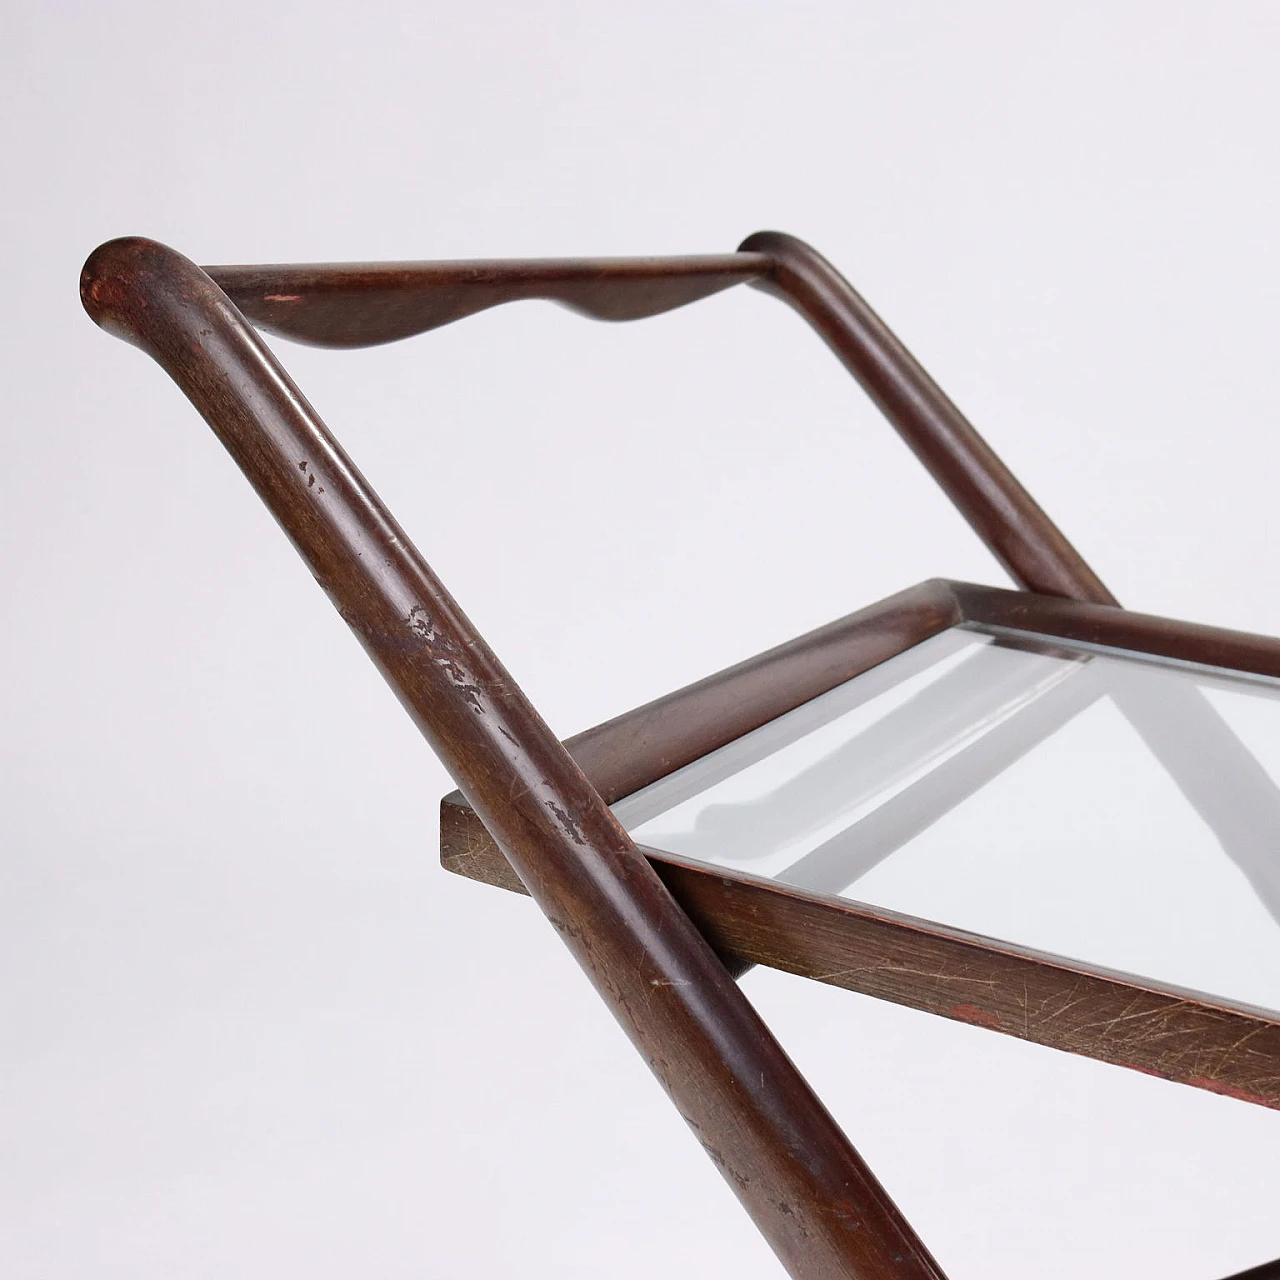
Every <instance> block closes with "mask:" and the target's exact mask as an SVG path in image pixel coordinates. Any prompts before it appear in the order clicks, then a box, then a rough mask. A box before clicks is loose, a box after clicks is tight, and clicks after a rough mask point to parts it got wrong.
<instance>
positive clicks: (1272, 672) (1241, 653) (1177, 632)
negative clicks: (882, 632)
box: [950, 582, 1280, 676]
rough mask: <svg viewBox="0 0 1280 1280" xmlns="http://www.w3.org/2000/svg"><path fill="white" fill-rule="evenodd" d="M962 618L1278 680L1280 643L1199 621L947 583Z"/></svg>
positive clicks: (960, 583) (1272, 638)
mask: <svg viewBox="0 0 1280 1280" xmlns="http://www.w3.org/2000/svg"><path fill="white" fill-rule="evenodd" d="M950 586H951V589H952V591H953V592H954V593H955V597H956V601H957V603H958V605H959V607H960V611H961V613H962V614H963V615H964V617H965V619H966V620H967V621H970V622H979V623H982V624H984V625H985V626H990V627H1009V628H1012V629H1013V630H1015V631H1031V632H1035V633H1037V634H1039V635H1046V636H1059V637H1060V638H1062V639H1063V640H1074V641H1076V642H1077V643H1081V644H1099V645H1106V646H1108V647H1110V648H1114V649H1130V650H1132V651H1133V652H1135V653H1146V654H1153V655H1155V656H1156V657H1163V658H1173V659H1175V660H1176V661H1180V662H1199V663H1204V664H1205V665H1207V666H1213V667H1229V668H1231V669H1233V670H1235V671H1248V672H1252V673H1253V674H1255V675H1262V676H1280V640H1277V639H1275V638H1274V637H1272V636H1260V635H1253V634H1250V633H1249V632H1247V631H1231V630H1228V629H1227V628H1225V627H1210V626H1205V625H1204V624H1202V623H1198V622H1181V621H1177V620H1175V619H1173V618H1160V617H1156V616H1155V615H1154V614H1148V613H1134V612H1132V611H1131V610H1129V609H1113V608H1108V607H1106V606H1105V605H1096V604H1091V603H1089V602H1087V601H1073V600H1055V599H1052V598H1050V597H1047V596H1039V595H1033V594H1031V593H1030V592H1026V591H1005V590H1002V589H1001V588H999V587H980V586H975V585H974V584H973V583H971V582H953V583H951V584H950Z"/></svg>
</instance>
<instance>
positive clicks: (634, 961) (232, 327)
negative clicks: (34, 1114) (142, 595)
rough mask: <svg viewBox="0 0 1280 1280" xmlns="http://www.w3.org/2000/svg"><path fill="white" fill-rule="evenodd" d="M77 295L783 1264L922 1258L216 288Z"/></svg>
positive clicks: (525, 705) (169, 253)
mask: <svg viewBox="0 0 1280 1280" xmlns="http://www.w3.org/2000/svg"><path fill="white" fill-rule="evenodd" d="M81 290H82V298H83V300H84V304H85V307H86V309H87V310H88V312H89V314H90V315H91V316H92V317H93V318H94V319H95V320H96V321H97V322H98V323H99V324H101V325H102V326H103V327H104V328H106V329H107V330H108V331H110V332H112V333H114V334H115V335H116V336H118V337H121V338H123V339H125V340H126V341H129V342H132V343H134V344H135V345H137V346H139V347H141V348H142V349H143V350H144V351H146V352H147V353H148V354H150V355H151V356H153V357H154V358H155V359H156V360H157V361H158V362H159V363H160V364H161V365H162V366H163V367H164V368H165V369H166V371H167V372H168V373H169V374H170V376H171V377H173V379H174V380H175V381H176V382H177V383H178V385H179V386H180V387H181V389H182V390H183V391H184V392H185V394H186V395H187V396H188V398H189V399H190V400H191V401H192V403H193V404H194V405H195V407H196V408H197V409H198V410H199V411H200V413H201V414H202V415H203V416H204V417H205V419H206V421H207V422H208V423H209V425H210V426H211V427H212V428H213V430H214V432H215V434H216V435H217V436H218V438H219V439H220V440H221V441H222V443H223V444H224V445H225V446H226V448H227V450H228V451H229V452H230V453H231V455H232V457H233V458H234V459H235V461H236V462H237V464H238V465H239V466H240V468H241V470H242V471H243V472H244V473H245V475H246V477H247V478H248V479H249V480H250V482H251V483H252V484H253V486H254V488H255V489H256V490H257V492H258V494H259V496H260V497H261V498H262V499H263V501H264V502H265V503H266V505H267V507H268V508H269V509H270V510H271V512H272V514H273V515H274V516H275V517H276V519H277V520H278V521H279V522H280V524H281V526H282V527H283V529H284V530H285V532H286V533H287V535H288V536H289V538H290V539H291V541H292V542H293V544H294V546H295V548H296V549H297V550H298V551H299V553H300V554H301V555H302V557H303V559H304V560H305V562H306V563H307V565H308V567H309V568H310V570H311V572H312V573H313V574H314V576H315V577H316V579H317V581H318V582H319V584H320V585H321V587H322V588H323V589H324V590H325V591H326V593H327V594H328V595H329V597H330V598H331V599H332V601H333V602H334V604H335V606H336V607H337V608H338V610H339V612H340V613H341V614H342V616H343V618H344V620H345V621H346V622H347V624H348V625H349V626H350V627H351V628H352V630H353V631H354V632H355V634H356V636H357V637H358V638H359V640H360V641H361V643H362V644H363V645H364V647H365V649H366V651H367V652H368V654H369V656H370V657H371V658H372V660H373V661H374V663H375V664H376V665H377V666H378V668H379V669H380V670H381V672H382V673H383V675H384V676H385V677H386V679H387V680H388V682H389V683H390V684H391V686H392V688H393V689H394V691H395V692H396V694H397V696H398V697H399V698H400V701H401V702H402V704H403V705H404V707H405V709H406V710H407V711H408V712H409V714H410V716H411V717H412V718H413V720H414V722H415V723H416V724H417V726H418V727H419V729H420V730H421V731H422V733H423V735H424V736H425V737H426V738H427V740H428V741H429V742H430V743H431V745H432V747H433V748H434V750H435V751H436V753H437V754H438V755H439V757H440V759H441V760H442V762H443V763H444V764H445V765H446V767H447V768H448V769H449V771H450V773H451V774H452V775H453V776H454V778H455V779H456V780H457V782H458V783H459V785H460V786H461V788H462V790H463V792H464V794H465V796H466V799H467V801H468V802H469V804H470V806H471V807H472V809H473V810H474V812H475V813H476V814H478V815H479V816H480V818H481V819H482V820H483V822H484V824H485V827H486V829H487V830H488V831H489V832H490V833H492V835H493V837H494V839H495V840H496V841H497V843H498V845H499V847H500V848H501V850H502V853H503V855H504V857H505V858H506V859H507V860H508V862H509V863H510V864H511V865H512V867H514V868H515V869H516V870H517V872H518V874H519V877H520V879H521V881H522V882H523V884H524V885H525V886H526V887H527V889H528V891H529V892H530V893H531V894H532V895H533V897H534V898H535V900H536V901H537V902H538V904H539V906H541V908H542V909H543V911H544V912H545V913H546V915H547V918H548V919H549V920H550V922H551V924H552V925H553V927H554V928H555V929H556V931H557V933H558V934H559V935H560V937H561V939H562V940H563V942H564V943H565V945H566V946H567V947H568V948H569V950H570V951H571V952H572V953H573V955H574V956H575V958H576V959H577V960H578V962H579V963H580V964H581V966H582V967H583V969H584V970H585V972H586V973H587V975H588V976H589V977H590V978H591V980H592V982H593V983H594V984H595V986H596V989H597V991H598V992H599V993H600V995H601V997H602V999H603V1000H604V1001H605V1003H606V1004H607V1005H608V1006H609V1008H610V1009H611V1010H612V1012H613V1013H614V1015H615V1017H616V1018H617V1019H618V1021H619V1022H620V1023H621V1025H622V1026H623V1028H624V1029H625V1030H626V1031H627V1033H628V1034H629V1036H630V1037H631V1039H632V1041H633V1043H634V1044H635V1046H636V1048H637V1049H638V1050H639V1052H640V1053H641V1054H642V1055H643V1056H644V1058H645V1060H646V1061H647V1062H648V1063H649V1065H650V1067H651V1068H652V1069H653V1071H654V1073H655V1074H656V1075H657V1077H658V1079H659V1080H660V1081H661V1082H662V1084H663V1086H664V1087H665V1088H666V1090H667V1091H668V1093H669V1094H670V1096H671V1098H672V1101H673V1102H674V1103H675V1105H676V1107H677V1108H678V1109H679V1111H680V1112H681V1114H682V1115H683V1116H684V1118H685V1119H686V1121H687V1122H688V1123H689V1126H690V1127H691V1128H692V1129H693V1131H694V1133H695V1134H696V1135H697V1137H698V1138H699V1140H700V1141H701V1142H702V1144H703V1146H704V1148H705V1149H706V1150H707V1152H708V1154H709V1155H710V1156H711V1158H712V1160H713V1161H714V1162H715V1163H716V1165H717V1166H718V1168H719V1169H720V1170H721V1172H722V1173H723V1175H724V1177H725V1178H726V1180H727V1181H728V1182H729V1184H730V1186H731V1187H732V1188H733V1190H734V1191H735V1192H736V1194H737V1195H738V1197H739V1199H740V1200H741V1201H742V1203H743V1204H744V1206H745V1207H746V1208H747V1209H748V1211H749V1212H750V1213H751V1215H752V1217H753V1218H754V1220H755V1222H756V1224H757V1226H758V1227H759V1228H760V1230H761V1231H762V1232H763V1234H764V1235H765V1237H766V1238H767V1239H768V1240H769V1242H770V1244H771V1245H772V1247H773V1248H774V1250H775V1252H776V1253H777V1255H778V1257H779V1258H780V1259H781V1261H782V1262H783V1264H784V1265H785V1266H786V1267H787V1269H788V1271H789V1272H790V1273H791V1274H792V1275H793V1276H796V1277H806V1278H810V1280H825V1278H828V1277H834V1276H849V1277H859V1278H861V1280H870V1278H871V1277H885V1276H894V1277H904V1278H908V1277H909V1278H911V1280H925V1278H926V1277H939V1276H941V1272H940V1270H939V1268H938V1266H937V1264H936V1263H935V1262H934V1261H933V1259H932V1258H931V1257H930V1255H929V1253H928V1251H927V1250H926V1249H925V1248H924V1246H923V1245H922V1244H921V1242H920V1241H919V1239H918V1238H917V1237H916V1235H915V1233H914V1232H913V1231H912V1229H911V1228H910V1226H909V1225H908V1224H907V1223H906V1221H905V1219H904V1218H903V1217H902V1215H901V1214H900V1213H899V1212H898V1210H897V1208H896V1207H895V1206H894V1204H893V1202H892V1201H891V1200H890V1198H889V1196H888V1195H887V1194H886V1193H885V1191H884V1189H883V1188H882V1187H881V1186H880V1184H879V1183H878V1182H877V1181H876V1179H875V1177H874V1175H873V1174H872V1173H871V1171H870V1169H869V1168H868V1167H867V1166H866V1164H865V1162H864V1161H863V1160H862V1159H861V1157H860V1156H859V1155H858V1154H857V1152H856V1151H855V1150H854V1149H853V1147H852V1146H851V1145H850V1143H849V1142H848V1140H847V1138H846V1137H845V1136H844V1134H843V1133H842V1132H841V1131H840V1129H839V1128H838V1127H837V1125H836V1124H835V1122H834V1121H833V1120H832V1118H831V1117H830V1115H829V1114H828V1113H827V1112H826V1110H825V1109H824V1108H823V1106H822V1104H821V1103H820V1102H819V1101H818V1099H817V1098H816V1096H815V1095H814V1094H813V1092H812V1091H811V1090H810V1088H809V1087H808V1085H807V1084H806V1083H805V1081H804V1079H803V1078H802V1077H801V1076H800V1074H799V1073H798V1072H797V1071H796V1069H795V1067H794V1066H793V1065H792V1064H791V1062H790V1061H789V1059H788V1058H787V1057H786V1055H785V1054H784V1053H783V1051H782V1049H781V1048H780V1046H779V1045H778V1043H777V1041H776V1040H775V1039H774V1038H773V1036H772V1035H771V1034H770V1033H769V1031H768V1029H767V1028H766V1027H765V1025H764V1024H763V1023H762V1022H761V1020H760V1018H759V1017H758V1015H757V1014H756V1013H755V1011H754V1010H753V1009H752V1007H751V1006H750V1004H749V1003H748V1002H747V1000H746V998H745V997H744V996H743V995H742V993H741V991H740V990H739V989H738V987H737V985H736V984H735V983H734V982H733V980H732V979H731V977H730V976H729V974H728V973H727V972H726V971H725V968H724V966H723V965H722V964H721V963H720V961H719V960H718V959H717V958H716V956H715V953H714V952H713V951H712V949H711V947H710V946H709V945H708V943H707V942H706V940H705V939H704V938H703V936H702V934H701V933H700V932H699V931H698V929H697V928H696V927H695V926H694V925H693V924H692V922H691V921H690V920H689V918H688V916H687V915H686V914H685V913H684V911H683V910H681V908H680V907H679V906H678V905H677V903H676V902H675V900H674V899H673V898H672V896H671V895H670V893H669V892H668V891H667V889H666V888H665V886H664V885H663V884H662V882H661V881H660V879H659V878H658V876H657V875H656V874H655V873H654V871H653V870H652V868H651V867H650V865H649V863H648V861H647V860H646V859H645V857H644V856H643V855H642V854H641V853H640V852H639V851H638V850H637V849H636V848H635V846H634V844H633V843H632V842H631V840H630V838H629V837H628V836H627V834H626V833H625V832H624V831H623V830H622V828H621V827H620V826H619V825H618V823H617V821H616V820H615V819H614V817H613V815H612V814H611V813H610V812H609V810H608V808H607V807H606V805H605V803H604V801H603V800H602V799H601V798H600V796H599V794H598V793H597V792H596V790H595V789H594V788H593V787H592V786H591V784H590V783H589V782H588V781H587V779H586V778H585V777H584V776H583V774H582V772H581V770H580V769H579V768H578V767H577V765H576V764H575V763H574V761H573V760H572V758H571V757H570V755H569V754H568V752H567V751H565V749H564V747H563V746H562V745H561V744H560V743H559V742H558V741H557V740H556V739H555V737H554V736H553V735H552V734H551V732H550V731H549V730H548V728H547V726H546V725H545V724H544V723H543V721H542V720H541V719H540V717H539V716H538V714H537V712H536V711H535V710H534V709H533V707H532V706H531V705H530V704H529V702H528V701H527V699H526V698H525V697H524V695H523V694H522V693H521V691H520V690H519V688H518V687H517V686H516V684H515V682H514V681H513V680H512V679H511V677H510V675H509V674H508V673H507V672H506V671H505V670H504V669H503V667H502V666H501V665H500V664H499V662H498V661H497V659H496V658H495V657H494V655H493V654H492V652H491V651H490V650H489V648H488V647H487V646H486V644H485V643H484V641H483V640H482V638H481V637H480V636H479V634H478V633H477V632H476V630H475V628H474V627H473V626H472V625H471V623H470V622H469V621H468V619H467V618H466V616H465V615H464V614H463V613H462V611H461V610H460V609H459V608H458V606H457V604H456V603H455V602H454V600H453V599H452V597H451V596H450V595H449V594H448V592H447V591H446V590H445V588H444V587H443V585H442V584H441V583H440V581H439V580H438V579H437V578H436V577H435V575H434V574H433V573H432V571H431V569H430V568H429V567H428V566H427V564H426V563H425V561H424V560H423V559H422V557H421V556H420V555H419V554H418V552H417V551H416V550H415V549H414V547H413V545H412V543H411V542H410V541H409V539H408V537H407V536H406V535H405V533H404V531H403V530H402V529H401V528H400V527H399V526H398V525H397V524H396V523H395V521H394V520H393V519H392V517H391V515H390V513H389V512H388V511H387V510H386V508H385V507H384V506H383V505H382V504H381V502H380V501H379V500H378V498H377V496H376V495H375V494H374V493H373V492H372V490H371V489H370V488H369V486H368V484H367V482H366V481H365V480H364V479H363V477H362V476H361V475H360V473H359V472H358V471H357V470H356V468H355V466H354V465H353V464H352V462H351V461H350V459H349V458H348V457H347V456H346V455H345V453H344V452H343V451H342V449H341V447H340V446H339V445H338V443H337V441H336V440H335V439H334V438H333V436H332V435H331V434H330V433H329V432H328V430H327V428H326V427H325V426H324V424H323V423H322V422H321V421H320V419H319V417H318V416H317V415H316V413H315V411H314V410H313V409H312V408H311V407H310V406H309V405H308V404H307V402H306V400H305V399H304V398H303V396H302V394H301V392H300V391H299V390H298V389H297V388H296V387H295V386H294V384H293V383H292V382H291V381H290V379H289V377H288V375H287V374H286V373H285V372H284V370H283V369H282V368H281V366H280V365H279V364H278V362H277V361H276V360H275V358H274V357H273V356H272V355H271V353H270V352H269V351H268V350H267V348H266V347H265V345H264V344H263V343H262V341H261V339H260V338H259V337H258V336H257V335H256V334H255V333H254V332H253V330H252V329H251V328H250V327H249V325H248V323H247V322H246V321H245V319H244V317H243V316H242V315H241V314H240V313H239V312H238V311H237V309H236V308H235V306H234V305H233V303H232V302H231V300H230V299H229V298H228V297H227V296H226V294H225V293H224V292H223V291H222V290H221V289H219V288H218V286H217V285H216V284H215V283H214V282H213V281H212V280H211V279H210V278H209V276H208V275H206V274H205V273H204V272H203V271H201V270H200V268H198V267H197V266H195V264H194V263H192V262H190V261H188V260H187V259H186V258H184V257H183V256H182V255H181V254H178V253H176V252H175V251H173V250H172V249H168V248H166V247H165V246H163V245H160V244H157V243H155V242H153V241H148V240H142V239H126V240H116V241H112V242H110V243H108V244H106V245H103V246H102V247H101V248H99V249H98V250H97V251H95V252H94V254H93V255H92V256H91V257H90V259H89V261H88V262H87V263H86V265H85V268H84V272H83V276H82V281H81Z"/></svg>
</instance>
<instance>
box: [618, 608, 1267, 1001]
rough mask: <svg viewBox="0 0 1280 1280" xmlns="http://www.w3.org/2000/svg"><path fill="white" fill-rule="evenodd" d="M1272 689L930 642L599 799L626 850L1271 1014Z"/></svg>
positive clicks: (1080, 648) (1010, 649)
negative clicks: (634, 844)
mask: <svg viewBox="0 0 1280 1280" xmlns="http://www.w3.org/2000/svg"><path fill="white" fill-rule="evenodd" d="M1277 780H1280V680H1276V679H1274V678H1272V677H1266V676H1252V675H1246V674H1242V673H1240V672H1238V671H1233V670H1227V669H1224V668H1217V667H1210V666H1204V665H1200V664H1195V663H1187V662H1180V661H1175V660H1171V659H1166V658H1155V657H1150V656H1147V655H1144V654H1136V653H1129V652H1126V651H1124V650H1119V649H1113V648H1107V647H1103V646H1096V645H1086V644H1081V643H1077V642H1074V641H1067V640H1058V639H1053V638H1048V637H1045V636H1043V635H1039V634H1033V633H1030V632H1019V631H1014V630H1010V629H1008V628H1003V627H992V626H987V625H983V624H973V623H968V624H964V625H961V626H957V627H952V628H950V629H949V630H946V631H943V632H941V633H940V634H938V635H936V636H933V637H932V638H930V639H928V640H925V641H923V642H922V643H920V644H917V645H915V646H914V647H913V648H910V649H907V650H906V651H905V652H903V653H901V654H899V655H898V656H897V657H894V658H891V659H890V660H888V661H886V662H883V663H881V664H880V665H879V666H877V667H874V668H873V669H871V670H870V671H867V672H865V673H864V674H862V675H860V676H857V677H856V678H854V679H852V680H849V681H847V682H845V683H844V684H841V685H838V686H837V687H836V688H834V689H832V690H830V691H829V692H827V693H825V694H823V695H821V696H819V697H817V698H814V699H812V700H811V701H809V702H807V703H805V704H803V705H802V706H800V707H797V708H796V709H795V710H793V711H790V712H788V713H787V714H785V715H782V716H780V717H778V718H777V719H775V720H772V721H771V722H769V723H768V724H765V725H764V726H762V727H761V728H759V729H757V730H755V731H753V732H751V733H748V734H746V735H744V736H743V737H740V738H738V739H737V740H735V741H733V742H731V743H729V744H728V745H727V746H724V747H722V748H720V749H719V750H717V751H714V752H711V753H710V754H709V755H706V756H704V757H702V758H701V759H699V760H697V761H695V762H694V763H693V764H691V765H689V766H687V767H686V768H683V769H680V770H678V771H676V772H675V773H672V774H670V775H668V776H667V777H665V778H662V779H660V780H659V781H657V782H655V783H654V784H652V785H651V786H648V787H646V788H644V789H643V790H640V791H638V792H636V793H634V794H633V795H630V796H628V797H626V798H625V799H624V800H621V801H619V802H618V803H617V804H615V805H614V811H615V813H616V814H617V816H618V817H619V819H620V820H621V821H622V823H623V825H624V826H626V827H627V829H628V830H629V831H630V832H631V833H632V835H633V836H634V837H635V838H636V840H637V841H639V842H641V843H642V844H644V845H646V846H649V847H651V848H654V849H657V850H662V851H665V852H669V853H671V854H675V855H677V856H679V857H682V858H687V859H693V860H697V861H699V862H702V863H706V864H710V865H714V866H720V867H725V868H731V869H733V870H734V871H737V872H745V873H749V874H750V875H753V876H758V877H764V878H767V879H769V880H772V881H774V882H776V883H779V884H782V885H787V886H791V887H794V888H797V889H801V890H805V891H807V892H809V893H818V894H823V895H838V896H841V897H843V898H846V899H850V900H853V901H856V902H859V903H865V904H868V905H871V906H873V907H879V908H888V909H890V910H892V911H896V912H901V913H905V914H907V915H910V916H914V917H918V918H922V919H925V920H929V921H934V922H937V923H939V924H942V925H945V926H948V927H953V928H957V929H962V930H965V931H968V932H972V933H975V934H979V935H983V936H985V937H988V938H992V939H998V940H1001V941H1004V942H1008V943H1012V944H1015V945H1018V946H1022V947H1026V948H1032V949H1034V950H1036V951H1039V952H1048V953H1051V954H1054V955H1058V956H1062V957H1065V958H1067V959H1069V960H1071V961H1075V962H1079V963H1081V964H1084V965H1086V966H1088V967H1090V968H1095V969H1097V968H1101V969H1107V970H1115V971H1120V972H1123V973H1128V974H1133V975H1136V976H1138V977H1141V978H1143V979H1145V980H1148V981H1150V982H1152V983H1155V984H1157V985H1160V986H1165V987H1174V988H1186V989H1190V990H1193V991H1196V992H1203V993H1206V994H1207V995H1210V996H1212V997H1214V998H1216V999H1219V1000H1222V1001H1225V1002H1228V1003H1230V1004H1235V1005H1245V1006H1255V1007H1259V1008H1262V1009H1266V1010H1272V1011H1276V1010H1280V788H1278V787H1277Z"/></svg>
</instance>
